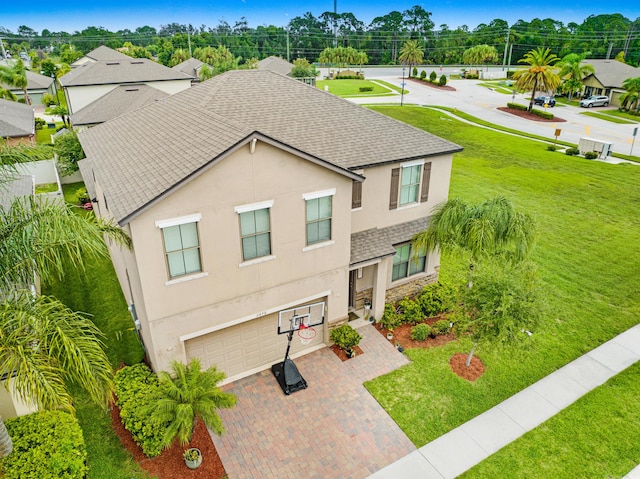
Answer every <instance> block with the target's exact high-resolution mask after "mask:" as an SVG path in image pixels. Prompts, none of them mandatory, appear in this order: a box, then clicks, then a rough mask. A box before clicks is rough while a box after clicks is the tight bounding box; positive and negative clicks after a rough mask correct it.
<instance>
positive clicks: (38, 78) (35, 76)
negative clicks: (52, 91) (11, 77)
mask: <svg viewBox="0 0 640 479" xmlns="http://www.w3.org/2000/svg"><path fill="white" fill-rule="evenodd" d="M26 75H27V92H29V91H30V90H46V89H47V88H49V87H50V86H51V84H52V83H53V78H49V77H47V76H44V75H40V74H39V73H34V72H32V71H30V70H27V71H26ZM0 87H2V88H4V89H5V90H9V91H11V92H14V93H15V92H20V93H22V88H16V87H14V86H10V85H6V84H4V83H0Z"/></svg>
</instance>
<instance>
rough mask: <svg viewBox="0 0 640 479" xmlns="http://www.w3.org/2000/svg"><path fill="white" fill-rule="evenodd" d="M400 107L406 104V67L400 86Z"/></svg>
mask: <svg viewBox="0 0 640 479" xmlns="http://www.w3.org/2000/svg"><path fill="white" fill-rule="evenodd" d="M400 88H401V90H400V106H402V104H403V103H404V67H402V83H401V84H400Z"/></svg>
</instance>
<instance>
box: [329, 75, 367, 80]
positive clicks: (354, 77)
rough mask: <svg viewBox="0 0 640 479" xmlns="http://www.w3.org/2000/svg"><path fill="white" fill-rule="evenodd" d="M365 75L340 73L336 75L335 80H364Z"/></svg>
mask: <svg viewBox="0 0 640 479" xmlns="http://www.w3.org/2000/svg"><path fill="white" fill-rule="evenodd" d="M362 78H363V75H353V74H346V75H343V74H338V75H336V76H335V78H334V79H335V80H362Z"/></svg>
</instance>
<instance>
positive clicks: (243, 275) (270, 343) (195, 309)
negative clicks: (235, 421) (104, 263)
mask: <svg viewBox="0 0 640 479" xmlns="http://www.w3.org/2000/svg"><path fill="white" fill-rule="evenodd" d="M78 136H79V138H80V141H81V143H82V146H83V148H84V151H85V153H86V154H87V159H85V160H82V161H81V162H80V169H81V172H82V175H83V178H84V180H85V183H86V185H87V189H88V190H89V192H90V194H91V195H92V198H95V200H96V203H95V208H94V211H95V212H96V214H98V215H101V216H104V217H110V218H113V219H115V221H116V222H118V223H119V224H120V225H121V226H122V227H123V228H124V229H125V230H126V231H127V233H128V234H129V235H130V236H131V238H132V241H133V248H132V249H131V250H130V251H128V250H123V249H121V248H120V247H116V246H112V247H111V255H112V259H113V263H114V265H115V269H116V271H117V274H118V278H119V280H120V284H121V286H122V290H123V292H124V295H125V297H126V299H127V301H128V302H129V304H130V308H131V310H132V311H133V313H134V315H135V318H136V319H137V321H138V322H139V327H140V334H141V337H142V339H143V341H144V345H145V348H146V352H147V355H148V358H149V360H150V362H151V364H152V365H153V367H154V369H156V370H161V369H167V367H168V365H169V362H170V361H171V360H174V359H175V360H179V361H188V360H189V359H190V358H193V357H198V358H200V359H201V361H202V364H203V366H204V367H209V366H211V365H216V366H217V367H218V368H220V369H221V370H223V371H224V372H225V373H226V374H227V376H228V381H232V380H235V379H238V378H240V377H243V376H246V375H249V374H252V373H254V372H257V371H260V370H263V369H266V368H268V367H269V366H271V365H272V364H274V363H277V362H279V361H282V358H283V355H284V351H285V348H286V337H285V336H286V335H279V334H278V332H277V327H278V318H279V313H280V312H282V311H284V310H290V309H291V308H299V309H300V311H304V310H307V309H308V310H309V311H311V310H313V313H312V314H322V312H323V314H324V319H325V321H324V324H323V326H321V327H319V328H318V334H317V336H316V338H315V339H314V340H313V341H312V342H311V343H310V344H308V345H301V344H296V345H295V346H294V349H293V353H294V354H304V353H307V352H310V351H313V350H315V349H317V348H320V347H323V346H324V345H326V344H328V343H329V334H328V330H329V328H331V327H334V326H335V325H338V324H342V323H343V322H345V321H347V319H348V316H349V313H350V312H353V311H358V310H361V309H362V307H363V304H364V302H365V301H370V302H371V304H372V313H373V314H374V316H376V317H380V316H381V315H382V312H383V309H384V304H385V301H388V300H391V299H398V298H401V297H403V296H404V295H411V294H415V293H417V292H419V291H420V290H421V288H422V287H423V286H424V285H425V284H427V283H429V282H433V281H435V280H436V279H437V276H438V268H439V262H440V258H439V256H438V254H436V253H435V252H425V251H421V252H417V255H416V258H417V259H416V260H413V259H412V258H413V256H412V251H411V245H410V240H411V238H412V236H413V235H414V234H415V233H417V232H419V231H421V230H423V229H425V228H426V227H427V225H428V223H429V214H430V212H431V210H432V208H433V207H434V206H435V205H437V204H439V203H441V202H443V201H445V200H446V199H447V196H448V191H449V180H450V174H451V161H452V155H453V153H455V152H459V151H461V150H462V148H461V147H460V146H458V145H455V144H453V143H450V142H448V141H446V140H443V139H441V138H438V137H436V136H434V135H432V134H430V133H427V132H425V131H423V130H420V129H417V128H414V127H412V126H409V125H406V124H404V123H401V122H398V121H396V120H393V119H391V118H388V117H386V116H384V115H381V114H379V113H376V112H373V111H371V110H368V109H365V108H362V107H360V106H358V105H355V104H353V103H351V102H348V101H346V100H343V99H340V98H338V97H335V96H333V95H331V94H329V93H326V92H323V91H320V90H318V89H316V88H314V87H311V86H309V85H306V84H304V83H301V82H298V81H296V80H294V79H291V78H288V77H286V76H283V75H280V74H277V73H273V72H270V71H259V70H241V71H230V72H227V73H225V74H223V75H219V76H216V77H214V78H213V79H211V80H208V81H206V82H203V83H201V84H199V85H197V86H195V87H193V88H190V89H189V90H186V91H183V92H180V93H177V94H175V95H173V96H171V97H168V98H167V99H166V101H162V102H154V103H152V104H149V105H147V106H145V107H142V108H140V109H137V110H135V111H132V112H129V113H127V114H124V115H122V116H120V117H118V118H114V119H112V120H109V121H107V122H105V123H102V124H101V125H98V126H96V127H94V128H91V129H88V130H86V131H83V132H80V133H79V135H78ZM311 305H315V306H311ZM316 319H318V318H316Z"/></svg>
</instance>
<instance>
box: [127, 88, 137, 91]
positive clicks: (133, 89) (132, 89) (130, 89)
mask: <svg viewBox="0 0 640 479" xmlns="http://www.w3.org/2000/svg"><path fill="white" fill-rule="evenodd" d="M125 91H140V90H139V89H138V88H127V89H126V90H125Z"/></svg>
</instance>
